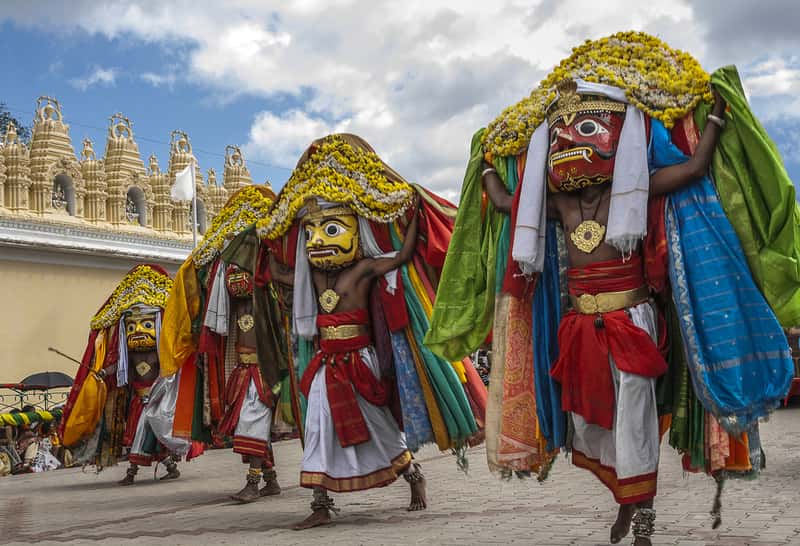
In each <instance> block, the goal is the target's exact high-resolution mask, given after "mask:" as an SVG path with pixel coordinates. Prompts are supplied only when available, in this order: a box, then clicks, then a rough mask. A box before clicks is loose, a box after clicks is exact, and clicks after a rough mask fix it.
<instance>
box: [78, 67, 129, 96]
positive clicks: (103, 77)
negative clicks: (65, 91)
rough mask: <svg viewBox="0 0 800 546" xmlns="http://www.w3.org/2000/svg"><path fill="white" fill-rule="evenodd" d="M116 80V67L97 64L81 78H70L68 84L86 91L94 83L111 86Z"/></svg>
mask: <svg viewBox="0 0 800 546" xmlns="http://www.w3.org/2000/svg"><path fill="white" fill-rule="evenodd" d="M116 81H117V69H116V68H102V67H99V66H96V67H94V69H92V71H91V72H90V73H89V74H87V75H86V76H84V77H82V78H72V79H71V80H69V83H70V85H72V86H73V87H75V88H76V89H80V90H81V91H86V90H87V89H89V88H90V87H94V86H95V85H100V86H106V87H113V86H114V85H115V84H116Z"/></svg>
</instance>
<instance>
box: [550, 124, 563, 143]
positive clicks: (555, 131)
mask: <svg viewBox="0 0 800 546" xmlns="http://www.w3.org/2000/svg"><path fill="white" fill-rule="evenodd" d="M560 132H561V129H558V128H556V129H553V131H552V132H551V133H550V146H553V145H554V144H555V143H556V141H557V140H558V134H559V133H560Z"/></svg>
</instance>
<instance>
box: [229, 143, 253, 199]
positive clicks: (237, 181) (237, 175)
mask: <svg viewBox="0 0 800 546" xmlns="http://www.w3.org/2000/svg"><path fill="white" fill-rule="evenodd" d="M222 180H223V183H224V185H225V189H226V190H228V193H229V194H233V193H234V192H236V191H238V190H240V189H242V188H244V187H245V186H250V185H252V184H253V178H252V177H251V176H250V170H249V169H248V168H247V165H246V164H245V162H244V156H243V155H242V150H241V148H239V146H234V145H232V144H230V145H228V146H226V147H225V171H224V172H223V173H222Z"/></svg>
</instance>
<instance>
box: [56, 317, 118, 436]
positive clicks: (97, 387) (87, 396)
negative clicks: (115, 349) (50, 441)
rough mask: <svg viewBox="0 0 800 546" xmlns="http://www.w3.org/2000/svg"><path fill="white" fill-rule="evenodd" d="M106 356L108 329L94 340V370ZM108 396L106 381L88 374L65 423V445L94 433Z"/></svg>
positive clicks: (98, 369)
mask: <svg viewBox="0 0 800 546" xmlns="http://www.w3.org/2000/svg"><path fill="white" fill-rule="evenodd" d="M105 357H106V331H105V330H101V331H100V332H99V333H98V335H97V337H96V338H95V340H94V360H93V361H92V365H91V367H92V371H93V372H98V371H100V368H102V367H103V361H104V360H105ZM106 396H107V389H106V383H105V381H103V380H101V379H99V378H98V377H97V376H96V375H95V374H94V373H89V374H87V375H86V379H85V380H84V381H83V384H82V385H81V387H80V391H79V392H78V397H77V398H76V399H75V404H74V406H73V407H72V411H70V413H69V417H68V418H67V420H66V423H65V425H64V434H63V444H64V445H65V446H72V445H74V444H76V443H78V442H79V441H80V440H82V439H84V438H87V437H88V436H91V435H92V434H93V433H94V430H95V428H96V427H97V423H99V422H100V419H101V417H102V416H103V409H104V408H105V405H106Z"/></svg>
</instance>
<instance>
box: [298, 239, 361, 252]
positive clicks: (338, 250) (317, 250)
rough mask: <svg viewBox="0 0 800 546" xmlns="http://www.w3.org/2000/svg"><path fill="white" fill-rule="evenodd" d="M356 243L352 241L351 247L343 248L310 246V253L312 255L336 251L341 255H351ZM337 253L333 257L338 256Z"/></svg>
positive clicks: (338, 246)
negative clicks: (325, 251) (313, 253)
mask: <svg viewBox="0 0 800 546" xmlns="http://www.w3.org/2000/svg"><path fill="white" fill-rule="evenodd" d="M354 243H355V241H352V240H351V241H350V246H349V247H343V246H342V245H337V244H331V245H320V246H310V247H308V252H309V253H312V252H319V251H324V250H335V251H337V252H338V253H341V254H349V253H350V252H352V251H353V245H354ZM337 252H334V253H332V254H331V255H333V254H336V253H337Z"/></svg>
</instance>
